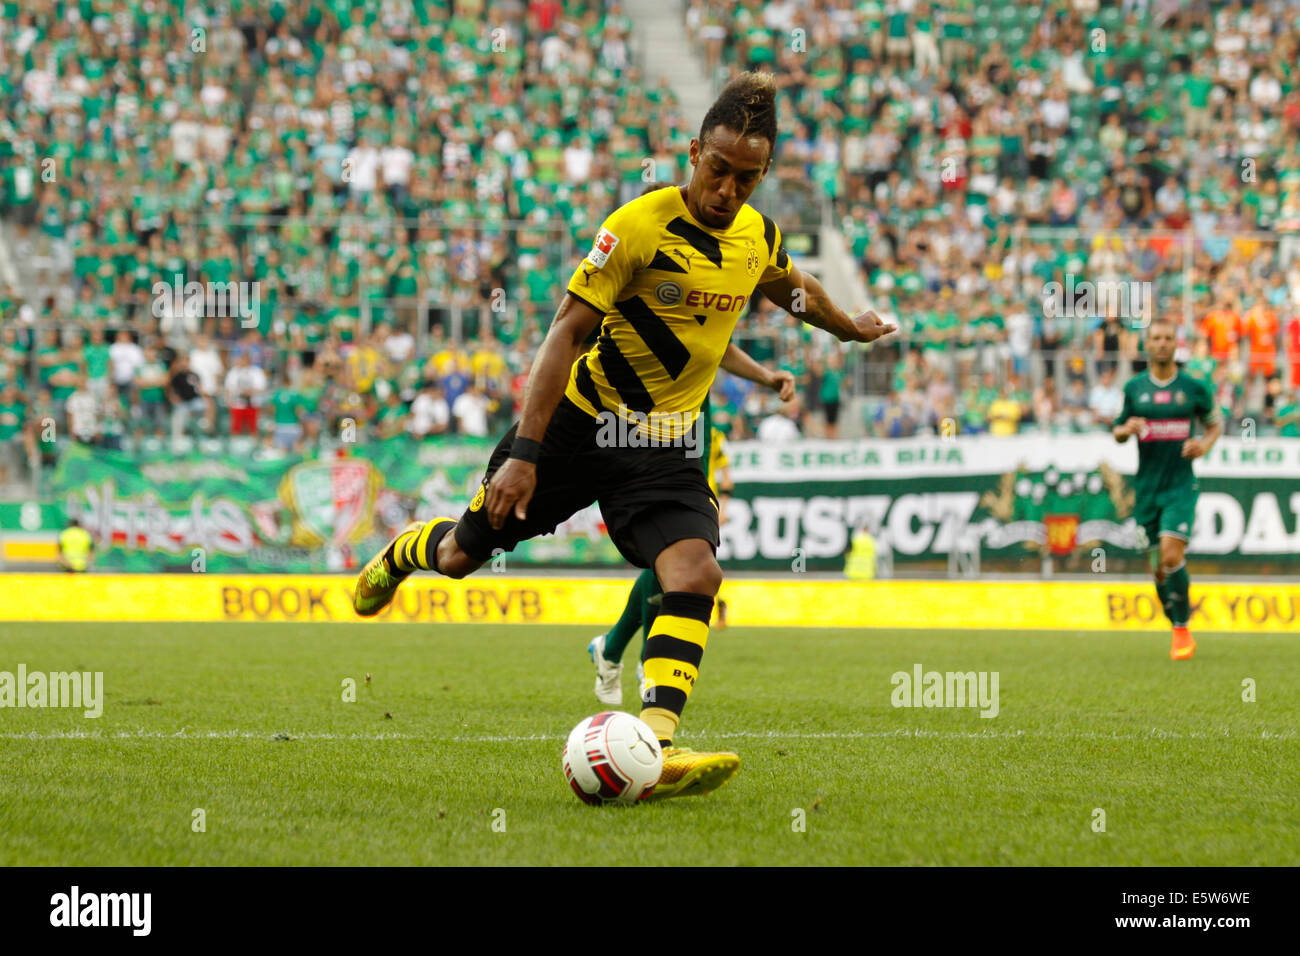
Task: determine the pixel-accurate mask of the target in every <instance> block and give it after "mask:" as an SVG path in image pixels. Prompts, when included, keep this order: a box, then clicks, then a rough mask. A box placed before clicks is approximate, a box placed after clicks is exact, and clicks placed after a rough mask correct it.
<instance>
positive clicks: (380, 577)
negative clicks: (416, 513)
mask: <svg viewBox="0 0 1300 956" xmlns="http://www.w3.org/2000/svg"><path fill="white" fill-rule="evenodd" d="M423 527H424V522H423V521H412V522H411V523H410V524H408V525H407V526H406V527H405V528H403V529H402V530H401V531H399V532H398V533H397V534H395V535H394V536H393V540H392V541H389V542H388V544H386V545H384V546H383V548H381V549H380V551H379V553H378V554H377V555H375V556H374V557H373V558H371V559H370V560H369V561H367V562H366V566H365V567H364V568H362V569H361V573H360V574H358V575H357V586H356V589H355V590H354V591H353V593H352V607H353V608H354V609H355V610H356V612H357V613H358V614H360V615H361V616H362V617H373V616H374V615H376V614H378V613H379V612H380V611H382V610H383V609H384V608H386V607H388V602H389V601H391V600H392V599H393V595H394V594H396V593H397V586H398V585H399V584H401V583H402V582H403V581H405V580H406V579H407V578H408V577H410V575H411V572H410V571H407V572H405V573H403V572H401V571H390V570H389V569H388V565H387V564H386V563H385V562H384V555H385V554H387V553H388V549H389V548H391V547H392V546H393V541H396V540H397V539H398V538H400V537H401V536H402V535H404V534H406V533H407V532H408V531H419V530H420V529H421V528H423Z"/></svg>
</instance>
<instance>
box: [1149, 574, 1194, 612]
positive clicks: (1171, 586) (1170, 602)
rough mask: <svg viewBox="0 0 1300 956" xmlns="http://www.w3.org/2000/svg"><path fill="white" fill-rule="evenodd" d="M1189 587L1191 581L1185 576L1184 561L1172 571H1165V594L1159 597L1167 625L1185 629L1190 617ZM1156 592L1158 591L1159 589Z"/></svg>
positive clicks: (1190, 599)
mask: <svg viewBox="0 0 1300 956" xmlns="http://www.w3.org/2000/svg"><path fill="white" fill-rule="evenodd" d="M1191 586H1192V580H1191V578H1190V577H1188V575H1187V562H1186V561H1184V562H1183V563H1182V564H1180V565H1178V567H1176V568H1174V569H1173V570H1172V571H1170V570H1169V569H1168V568H1166V569H1165V583H1164V591H1165V593H1164V594H1163V595H1161V603H1162V604H1163V606H1164V609H1165V614H1166V615H1168V617H1169V623H1170V624H1172V625H1173V626H1174V627H1186V626H1187V619H1188V618H1189V617H1191V612H1192V598H1191ZM1156 590H1157V591H1159V590H1160V588H1156Z"/></svg>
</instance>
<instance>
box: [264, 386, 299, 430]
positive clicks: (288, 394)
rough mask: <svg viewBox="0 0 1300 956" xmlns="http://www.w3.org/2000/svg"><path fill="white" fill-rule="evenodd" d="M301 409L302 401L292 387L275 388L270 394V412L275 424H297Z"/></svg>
mask: <svg viewBox="0 0 1300 956" xmlns="http://www.w3.org/2000/svg"><path fill="white" fill-rule="evenodd" d="M302 411H303V407H302V401H301V400H300V399H299V397H298V393H297V392H295V391H293V390H292V389H288V388H281V389H277V390H276V392H275V394H274V395H272V396H271V414H272V417H273V418H274V420H275V423H276V424H277V425H297V424H298V415H299V413H300V412H302Z"/></svg>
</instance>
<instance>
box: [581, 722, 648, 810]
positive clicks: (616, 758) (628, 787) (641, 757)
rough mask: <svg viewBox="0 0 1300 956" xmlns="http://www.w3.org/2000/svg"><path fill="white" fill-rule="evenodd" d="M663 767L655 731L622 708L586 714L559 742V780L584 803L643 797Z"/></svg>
mask: <svg viewBox="0 0 1300 956" xmlns="http://www.w3.org/2000/svg"><path fill="white" fill-rule="evenodd" d="M663 768H664V755H663V751H662V750H661V749H660V747H659V741H658V739H657V738H656V737H655V734H654V731H653V730H651V729H650V728H649V727H647V726H646V725H645V724H644V723H642V722H641V721H640V720H638V719H637V718H635V717H633V716H632V715H631V714H625V713H623V712H622V711H616V710H607V711H605V712H604V713H600V714H596V715H595V716H594V717H588V718H587V719H586V720H584V721H582V723H580V724H578V726H576V727H574V728H573V731H572V733H570V734H569V739H568V741H567V742H566V743H565V745H564V778H565V779H566V780H568V781H569V786H570V787H572V788H573V792H574V793H576V794H577V795H578V799H579V800H581V801H582V802H583V803H590V804H599V803H636V802H637V801H638V800H644V799H645V798H646V797H648V796H650V793H651V792H652V791H653V790H654V788H655V784H657V783H658V782H659V773H660V771H662V770H663Z"/></svg>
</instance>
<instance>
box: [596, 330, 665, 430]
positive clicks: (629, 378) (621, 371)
mask: <svg viewBox="0 0 1300 956" xmlns="http://www.w3.org/2000/svg"><path fill="white" fill-rule="evenodd" d="M596 354H597V355H598V356H600V367H601V369H603V370H604V372H605V380H606V381H607V382H609V384H610V386H611V387H612V388H613V389H614V391H616V392H618V395H619V398H621V399H622V400H623V404H624V405H626V406H627V407H628V408H630V409H632V410H633V411H635V412H649V411H651V410H652V409H653V408H654V407H655V401H654V399H653V398H651V397H650V393H649V392H648V391H647V390H646V387H645V386H644V385H643V384H641V379H640V378H639V377H638V376H637V374H636V369H634V368H632V363H631V362H629V361H628V360H627V359H626V358H625V357H624V356H623V353H622V352H620V351H619V348H618V344H617V343H616V342H615V341H614V338H613V336H611V335H609V334H607V333H606V334H602V335H601V337H600V339H599V340H598V341H597V342H596Z"/></svg>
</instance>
